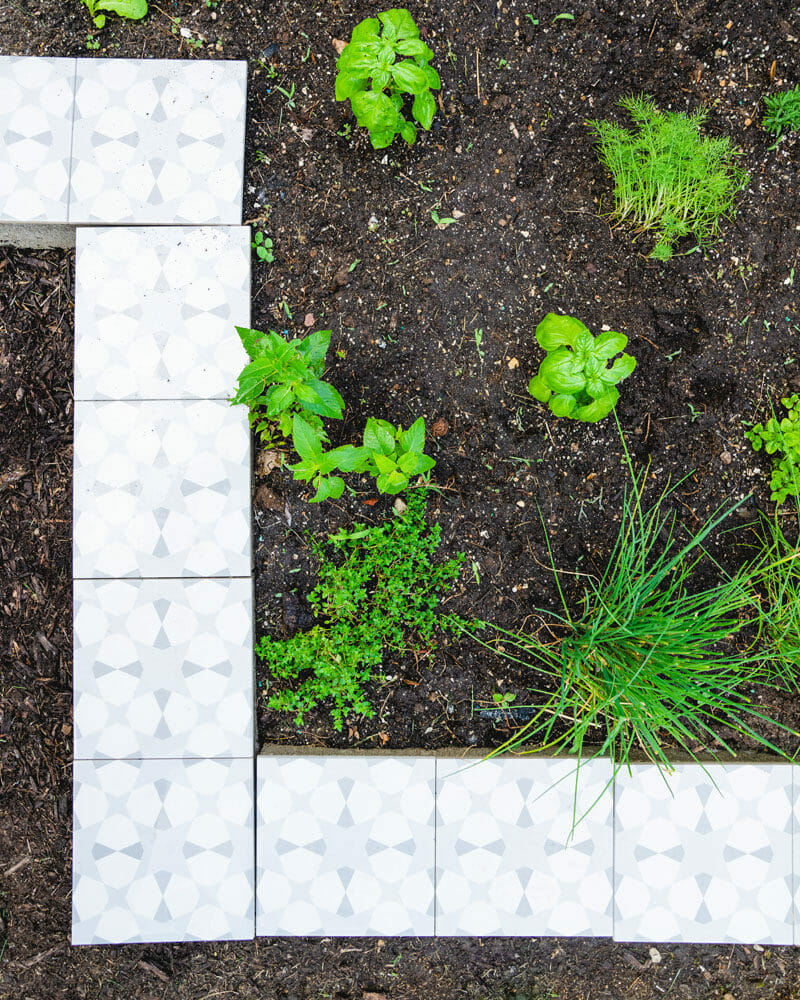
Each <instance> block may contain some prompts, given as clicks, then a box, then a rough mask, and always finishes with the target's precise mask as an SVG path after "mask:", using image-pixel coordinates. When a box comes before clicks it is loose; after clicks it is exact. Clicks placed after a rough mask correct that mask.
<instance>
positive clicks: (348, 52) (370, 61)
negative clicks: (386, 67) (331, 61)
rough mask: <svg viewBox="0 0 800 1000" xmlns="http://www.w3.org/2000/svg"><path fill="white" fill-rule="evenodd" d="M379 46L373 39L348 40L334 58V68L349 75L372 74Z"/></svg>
mask: <svg viewBox="0 0 800 1000" xmlns="http://www.w3.org/2000/svg"><path fill="white" fill-rule="evenodd" d="M378 52H379V46H378V43H377V42H375V41H371V42H350V43H349V44H348V45H345V47H344V48H343V49H342V54H341V55H340V56H339V58H338V59H337V60H336V68H337V69H338V70H339V71H340V72H343V73H347V74H349V75H350V76H358V77H367V76H372V74H373V73H374V71H375V70H376V69H377V68H378V66H379V62H378Z"/></svg>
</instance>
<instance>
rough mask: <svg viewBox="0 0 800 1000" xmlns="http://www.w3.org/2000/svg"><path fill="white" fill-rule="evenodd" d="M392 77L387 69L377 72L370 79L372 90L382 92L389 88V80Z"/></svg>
mask: <svg viewBox="0 0 800 1000" xmlns="http://www.w3.org/2000/svg"><path fill="white" fill-rule="evenodd" d="M391 78H392V76H391V73H390V72H389V70H388V69H381V70H378V72H377V73H375V74H374V76H373V77H372V89H373V90H383V89H384V87H388V86H389V80H391Z"/></svg>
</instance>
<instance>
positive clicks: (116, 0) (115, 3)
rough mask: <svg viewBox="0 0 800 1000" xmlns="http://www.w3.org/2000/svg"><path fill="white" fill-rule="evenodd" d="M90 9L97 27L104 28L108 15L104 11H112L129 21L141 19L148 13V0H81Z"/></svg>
mask: <svg viewBox="0 0 800 1000" xmlns="http://www.w3.org/2000/svg"><path fill="white" fill-rule="evenodd" d="M81 3H83V4H85V5H86V7H87V8H88V10H89V15H90V16H91V18H92V21H93V22H94V26H95V28H104V27H105V24H106V16H105V14H103V13H102V11H110V12H111V13H112V14H118V15H119V16H120V17H124V18H127V19H128V20H129V21H139V20H141V18H143V17H144V16H145V14H146V13H147V0H81Z"/></svg>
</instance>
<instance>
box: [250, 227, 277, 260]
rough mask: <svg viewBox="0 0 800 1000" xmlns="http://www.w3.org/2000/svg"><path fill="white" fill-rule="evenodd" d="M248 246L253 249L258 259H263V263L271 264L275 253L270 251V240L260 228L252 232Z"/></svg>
mask: <svg viewBox="0 0 800 1000" xmlns="http://www.w3.org/2000/svg"><path fill="white" fill-rule="evenodd" d="M250 246H251V247H252V248H253V249H254V250H255V252H256V256H257V257H258V259H259V260H263V261H264V263H266V264H271V263H272V262H273V261H274V260H275V254H274V253H273V252H272V240H271V239H270V238H269V237H268V236H265V235H264V234H263V233H262V232H261V231H260V230H259V231H257V232H256V233H255V234H254V236H253V242H252V243H251V244H250Z"/></svg>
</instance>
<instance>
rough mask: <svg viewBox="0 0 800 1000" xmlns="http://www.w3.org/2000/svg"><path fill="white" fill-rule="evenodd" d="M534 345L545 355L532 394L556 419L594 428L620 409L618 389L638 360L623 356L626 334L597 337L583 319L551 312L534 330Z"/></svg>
mask: <svg viewBox="0 0 800 1000" xmlns="http://www.w3.org/2000/svg"><path fill="white" fill-rule="evenodd" d="M536 340H537V341H538V342H539V346H540V347H541V348H542V349H543V350H544V351H546V352H547V356H546V357H545V359H544V361H542V363H541V364H540V365H539V371H538V373H537V374H536V375H534V376H533V378H532V379H531V380H530V382H529V383H528V392H529V393H530V394H531V395H532V396H533V397H534V399H538V400H539V402H540V403H547V404H548V405H549V407H550V409H551V410H552V412H553V413H554V414H555V415H556V416H557V417H571V418H572V419H573V420H583V421H585V422H586V423H596V422H597V421H598V420H602V419H603V418H604V417H607V416H608V414H609V413H611V411H612V410H613V409H614V407H615V406H616V405H617V400H618V399H619V391H618V389H617V385H618V384H619V383H620V382H622V381H623V379H626V378H627V377H628V376H629V375H630V374H631V372H632V371H633V370H634V368H635V367H636V359H635V358H633V357H631V356H630V355H629V354H622V355H621V356H620V357H619V358H617V359H616V361H614V362H613V363H612V364H609V361H610V360H611V358H613V357H614V355H616V354H619V353H620V352H621V351H622V350H623V349H624V348H625V346H626V344H627V343H628V338H627V337H626V336H625V335H624V334H623V333H616V332H615V331H613V330H612V331H609V332H608V333H601V334H598V336H596V337H593V336H592V334H591V333H590V332H589V330H588V329H587V328H586V327H585V326H584V325H583V323H581V321H580V320H577V319H574V318H573V317H572V316H559V315H557V314H556V313H548V314H547V315H546V316H545V318H544V319H543V320H542V321H541V323H540V324H539V325H538V326H537V327H536Z"/></svg>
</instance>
